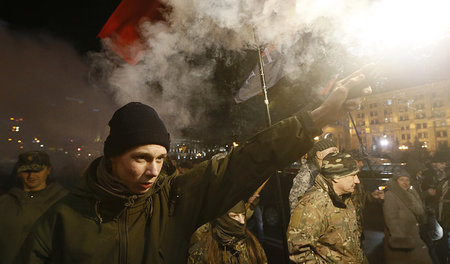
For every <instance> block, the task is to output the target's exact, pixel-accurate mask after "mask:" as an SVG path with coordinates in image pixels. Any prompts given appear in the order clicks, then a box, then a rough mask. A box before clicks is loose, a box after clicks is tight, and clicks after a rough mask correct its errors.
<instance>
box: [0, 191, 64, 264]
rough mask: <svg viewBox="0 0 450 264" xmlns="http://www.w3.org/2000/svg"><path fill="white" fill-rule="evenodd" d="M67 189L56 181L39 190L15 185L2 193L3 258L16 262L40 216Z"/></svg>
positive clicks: (0, 258) (0, 245)
mask: <svg viewBox="0 0 450 264" xmlns="http://www.w3.org/2000/svg"><path fill="white" fill-rule="evenodd" d="M66 194H67V191H66V190H65V189H63V188H62V187H61V186H60V185H58V184H56V183H53V184H49V185H48V186H47V188H45V189H43V190H41V191H37V192H25V191H24V190H23V189H22V188H21V187H13V188H11V189H10V190H9V191H8V193H6V194H4V195H2V196H1V197H0V262H1V263H2V264H8V263H12V261H13V259H14V257H15V255H16V254H17V252H18V251H19V249H20V246H21V245H22V243H23V241H24V240H25V238H26V237H27V235H28V233H29V232H30V230H31V227H32V226H33V224H34V223H35V222H36V220H37V219H38V218H39V217H40V216H41V215H42V214H43V213H44V212H45V211H46V210H47V209H48V208H49V207H50V206H51V205H52V204H54V203H55V202H56V201H58V200H59V199H61V197H63V196H65V195H66Z"/></svg>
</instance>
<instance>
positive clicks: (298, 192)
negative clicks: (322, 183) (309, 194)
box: [289, 159, 319, 213]
mask: <svg viewBox="0 0 450 264" xmlns="http://www.w3.org/2000/svg"><path fill="white" fill-rule="evenodd" d="M317 174H319V170H318V169H317V167H316V165H314V163H312V162H309V161H307V160H305V159H302V166H301V167H300V169H299V170H298V173H297V175H295V177H294V179H293V180H292V187H291V191H290V192H289V206H290V209H291V213H292V211H294V209H295V207H296V206H297V203H298V201H299V200H300V198H302V196H303V195H304V194H305V192H306V191H307V190H308V189H309V188H311V187H312V186H313V185H314V179H315V178H316V176H317Z"/></svg>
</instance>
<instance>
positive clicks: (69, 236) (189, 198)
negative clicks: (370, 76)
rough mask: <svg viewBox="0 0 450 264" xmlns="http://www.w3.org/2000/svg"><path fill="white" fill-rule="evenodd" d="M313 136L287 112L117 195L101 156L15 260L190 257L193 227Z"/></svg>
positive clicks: (247, 192)
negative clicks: (225, 146)
mask: <svg viewBox="0 0 450 264" xmlns="http://www.w3.org/2000/svg"><path fill="white" fill-rule="evenodd" d="M311 138H312V135H309V133H307V131H306V130H305V129H303V128H302V125H301V119H300V118H298V117H291V118H288V119H286V120H283V121H281V122H279V123H277V124H275V125H274V126H272V127H270V128H268V129H266V130H265V131H262V132H260V133H258V134H257V135H255V136H254V137H252V138H250V139H249V140H247V141H246V142H245V143H244V144H242V145H241V146H239V147H237V148H234V149H232V150H231V151H230V152H229V153H228V154H227V155H226V156H223V157H217V158H214V159H211V160H209V161H205V162H203V163H201V164H200V165H199V166H196V167H195V168H193V169H192V170H190V171H188V172H187V173H185V174H181V175H178V176H176V175H170V176H167V175H164V174H161V175H160V176H159V177H158V180H157V183H155V185H154V186H153V187H152V189H151V190H149V191H148V192H147V193H145V194H142V195H129V196H118V195H115V194H113V193H111V192H109V191H108V190H105V189H103V188H102V187H101V186H99V185H98V183H97V182H96V168H97V166H98V165H99V163H100V160H99V159H98V160H96V161H94V162H93V163H92V164H91V165H90V168H89V169H88V171H87V172H86V175H85V176H84V178H83V181H82V182H81V184H80V186H79V187H78V188H77V189H76V190H75V191H73V192H72V193H71V194H69V195H68V196H67V197H66V198H64V199H63V200H61V202H59V203H58V204H56V205H55V206H53V207H52V208H51V209H50V210H49V211H48V212H47V213H46V214H45V216H44V217H42V218H41V220H40V221H39V223H38V224H37V225H36V226H35V229H34V231H33V232H32V233H31V234H30V236H29V237H28V238H27V241H26V243H25V244H24V246H23V247H22V249H21V254H20V258H18V259H17V261H16V263H61V264H62V263H96V264H98V263H108V264H110V263H130V264H134V263H186V259H187V250H188V247H189V239H190V237H191V235H192V233H193V232H194V231H195V230H196V229H197V228H198V227H199V226H201V225H202V224H204V223H206V222H208V221H210V220H213V219H215V218H217V217H219V216H221V215H223V214H224V213H225V212H226V211H227V210H228V209H229V208H231V207H232V206H233V205H234V204H236V203H237V202H238V201H239V200H246V199H247V198H248V197H250V196H251V194H252V193H253V192H254V191H255V190H256V189H257V187H258V186H260V185H261V184H262V183H263V181H264V180H265V179H266V178H267V177H268V176H270V174H271V173H273V172H275V171H276V170H277V169H282V168H284V167H286V166H287V165H288V164H290V163H292V162H293V161H294V160H296V159H298V157H300V156H301V155H302V154H304V153H305V152H306V151H307V150H308V149H309V148H311V146H312V140H311Z"/></svg>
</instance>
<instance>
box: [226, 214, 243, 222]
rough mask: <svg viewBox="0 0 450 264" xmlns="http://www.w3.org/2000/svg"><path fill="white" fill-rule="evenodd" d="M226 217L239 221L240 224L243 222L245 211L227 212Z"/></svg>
mask: <svg viewBox="0 0 450 264" xmlns="http://www.w3.org/2000/svg"><path fill="white" fill-rule="evenodd" d="M228 217H230V218H231V219H233V220H235V221H237V222H239V223H240V224H245V213H235V212H229V213H228Z"/></svg>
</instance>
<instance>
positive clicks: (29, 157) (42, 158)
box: [16, 150, 51, 173]
mask: <svg viewBox="0 0 450 264" xmlns="http://www.w3.org/2000/svg"><path fill="white" fill-rule="evenodd" d="M45 166H47V167H50V166H51V165H50V157H49V156H48V154H47V153H45V152H44V151H38V150H36V151H28V152H24V153H22V154H20V155H19V158H18V161H17V163H16V167H17V172H18V173H19V172H24V171H33V172H38V171H41V170H43V169H44V168H45Z"/></svg>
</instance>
